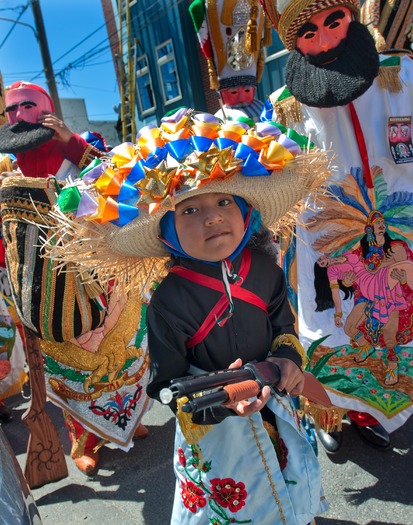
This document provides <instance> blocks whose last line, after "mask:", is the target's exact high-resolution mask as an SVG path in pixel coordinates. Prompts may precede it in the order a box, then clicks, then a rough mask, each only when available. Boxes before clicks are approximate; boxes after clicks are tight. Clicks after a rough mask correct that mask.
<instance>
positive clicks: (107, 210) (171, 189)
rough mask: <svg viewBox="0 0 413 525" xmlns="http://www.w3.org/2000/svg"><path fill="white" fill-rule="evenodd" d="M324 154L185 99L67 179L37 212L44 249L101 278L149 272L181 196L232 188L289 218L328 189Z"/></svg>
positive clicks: (267, 215) (276, 218)
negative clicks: (41, 213) (48, 207)
mask: <svg viewBox="0 0 413 525" xmlns="http://www.w3.org/2000/svg"><path fill="white" fill-rule="evenodd" d="M330 164H331V156H330V155H329V154H328V153H327V152H325V151H321V150H318V149H316V148H314V146H313V144H312V143H311V141H310V140H309V139H308V137H304V136H302V135H299V134H297V133H296V132H295V131H293V130H289V129H286V128H284V127H282V126H281V125H277V124H275V123H268V122H266V123H258V124H256V125H255V126H254V127H249V126H248V125H247V124H242V123H236V122H221V121H219V120H218V119H217V118H216V117H214V116H213V115H210V114H206V113H198V112H196V111H194V110H191V109H187V108H181V109H179V110H177V111H175V112H174V113H172V114H171V115H167V116H165V117H164V118H163V119H162V121H161V124H160V126H159V127H156V126H146V127H144V128H143V129H141V130H140V132H139V133H138V135H137V139H136V144H132V143H124V144H121V145H119V146H117V147H115V148H114V149H113V150H112V151H111V152H110V153H109V154H108V155H107V156H105V157H102V158H100V159H96V160H95V161H94V162H93V163H92V164H91V165H90V166H88V168H86V169H85V170H83V172H82V173H81V175H80V178H79V179H77V180H75V181H68V182H66V183H65V185H64V186H63V188H62V189H61V191H60V193H59V195H58V198H57V205H56V206H55V208H54V211H53V212H52V213H51V214H49V215H47V216H45V217H42V222H43V223H44V225H45V237H44V242H45V250H46V253H47V256H48V257H50V258H53V259H55V260H58V261H61V263H62V266H63V265H64V264H65V263H67V262H76V263H77V264H78V265H79V267H80V268H84V269H88V270H89V271H90V270H91V271H92V273H93V274H96V275H98V276H99V279H100V280H102V279H103V280H105V279H106V280H108V279H110V278H112V277H113V276H116V277H117V278H118V280H119V279H120V280H122V282H123V283H125V282H127V283H129V284H130V283H132V282H136V280H135V278H138V280H139V281H141V282H142V281H147V280H148V279H151V278H154V277H156V274H157V269H159V268H160V266H159V265H158V263H159V262H160V261H161V260H162V259H163V258H164V257H166V256H168V255H169V253H168V251H167V250H166V248H165V246H164V244H163V243H162V241H161V240H160V239H159V235H160V225H159V223H160V219H161V217H162V216H163V215H164V214H165V213H166V212H167V211H169V210H173V209H174V207H175V205H176V204H178V203H179V202H181V201H183V200H184V199H187V198H189V197H192V196H195V195H199V194H203V193H216V192H217V193H226V194H233V195H237V196H239V197H242V198H244V199H245V201H247V203H249V204H250V205H252V206H253V207H254V208H255V209H256V210H258V211H259V212H260V213H261V217H262V222H263V224H264V225H265V226H267V227H269V228H272V229H274V230H277V229H279V227H280V226H282V225H284V226H288V225H290V226H291V224H293V223H294V221H295V219H296V216H297V213H299V212H300V211H302V210H303V209H304V208H305V207H306V205H307V202H308V201H307V200H306V199H307V198H308V197H309V196H310V195H311V196H314V195H316V194H317V193H323V192H324V191H325V188H326V181H327V179H328V177H329V175H330ZM6 183H7V184H8V185H12V184H13V181H10V180H8V181H6ZM14 183H15V184H16V183H17V184H18V180H17V179H16V181H14ZM36 222H38V221H36ZM162 266H163V265H162Z"/></svg>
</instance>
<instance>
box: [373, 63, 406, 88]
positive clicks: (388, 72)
mask: <svg viewBox="0 0 413 525" xmlns="http://www.w3.org/2000/svg"><path fill="white" fill-rule="evenodd" d="M377 82H378V84H379V86H380V87H381V88H382V89H386V90H387V89H388V90H390V92H391V93H400V92H401V91H402V90H403V86H402V83H401V80H400V66H383V67H380V68H379V74H378V77H377Z"/></svg>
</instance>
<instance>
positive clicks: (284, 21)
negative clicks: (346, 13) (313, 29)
mask: <svg viewBox="0 0 413 525" xmlns="http://www.w3.org/2000/svg"><path fill="white" fill-rule="evenodd" d="M260 3H261V5H262V7H263V9H264V11H265V13H266V14H267V16H268V17H269V19H270V20H271V22H272V25H273V26H274V29H275V30H276V31H278V34H279V36H280V38H281V40H282V43H283V44H284V45H285V47H286V48H287V49H288V50H289V51H292V50H293V49H294V48H295V42H296V39H297V31H298V30H299V29H300V27H301V26H302V25H303V24H305V23H306V22H308V20H310V18H311V17H312V16H313V15H315V14H316V13H318V12H319V11H322V10H324V9H328V8H329V7H338V6H345V7H348V8H349V9H350V10H351V11H352V13H353V14H354V16H355V18H356V20H359V19H360V2H359V0H260Z"/></svg>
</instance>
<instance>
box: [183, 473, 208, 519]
mask: <svg viewBox="0 0 413 525" xmlns="http://www.w3.org/2000/svg"><path fill="white" fill-rule="evenodd" d="M181 488H182V492H181V498H182V503H183V504H184V505H185V507H186V508H187V509H188V510H190V511H191V512H193V513H194V514H195V512H196V511H197V510H198V507H200V508H202V507H205V505H206V499H205V498H204V495H205V494H204V492H203V491H202V490H201V489H200V488H198V487H197V486H196V485H195V483H193V482H192V481H187V480H186V481H181Z"/></svg>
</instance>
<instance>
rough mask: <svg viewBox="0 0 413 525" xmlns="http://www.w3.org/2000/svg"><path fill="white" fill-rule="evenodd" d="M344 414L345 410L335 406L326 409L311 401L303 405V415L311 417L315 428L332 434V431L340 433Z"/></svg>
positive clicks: (306, 401)
mask: <svg viewBox="0 0 413 525" xmlns="http://www.w3.org/2000/svg"><path fill="white" fill-rule="evenodd" d="M346 412H347V409H346V408H340V407H336V406H333V407H331V408H326V407H323V406H321V405H319V404H317V403H314V402H313V401H308V399H306V400H305V403H304V414H305V415H307V416H310V417H311V419H312V420H313V421H314V425H315V427H316V428H320V429H321V430H324V431H325V432H333V430H337V431H338V432H340V431H341V429H342V421H343V417H344V414H345V413H346Z"/></svg>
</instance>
